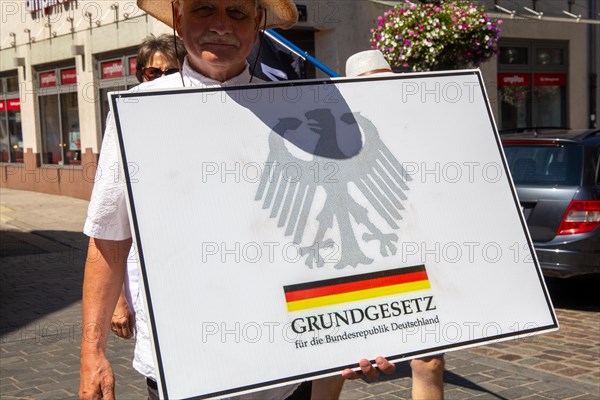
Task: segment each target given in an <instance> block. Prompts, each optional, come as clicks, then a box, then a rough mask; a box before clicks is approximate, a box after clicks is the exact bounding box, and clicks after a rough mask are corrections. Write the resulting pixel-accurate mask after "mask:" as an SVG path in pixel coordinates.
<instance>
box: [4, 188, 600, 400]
mask: <svg viewBox="0 0 600 400" xmlns="http://www.w3.org/2000/svg"><path fill="white" fill-rule="evenodd" d="M86 208H87V202H85V201H81V200H77V199H72V198H68V197H62V196H50V195H44V194H39V193H31V192H23V191H15V190H9V189H4V188H2V189H0V230H1V235H2V237H1V240H0V263H1V267H0V272H1V276H0V278H1V280H0V289H1V290H0V317H1V321H0V398H1V399H64V398H75V397H76V393H77V388H78V385H79V338H80V334H81V324H80V321H81V283H82V280H83V265H84V259H85V246H86V242H87V240H86V238H85V237H84V236H83V235H82V234H81V233H80V232H81V228H82V224H83V220H84V218H85V212H86ZM597 283H598V282H597V281H595V282H589V281H587V280H583V281H578V282H575V283H571V284H570V286H569V285H565V284H564V283H563V282H549V288H550V293H551V296H552V297H553V301H554V302H555V305H556V306H557V315H558V319H559V322H560V325H561V329H560V331H558V332H555V333H551V334H546V335H541V336H533V337H530V338H524V339H520V340H515V341H509V342H502V343H497V344H493V345H489V346H485V347H478V348H473V349H469V350H461V351H455V352H452V353H448V354H447V355H446V369H447V371H446V373H445V379H444V381H445V393H446V398H447V399H470V398H481V399H530V400H537V399H590V400H591V399H600V318H599V317H600V314H599V312H598V311H599V310H600V306H599V302H598V300H596V299H595V297H594V296H593V295H592V294H591V293H592V291H597ZM107 351H108V357H109V359H110V360H111V362H112V365H113V368H114V372H115V375H116V377H117V387H116V392H117V398H118V399H143V398H145V388H144V382H143V380H142V379H141V378H140V376H139V375H138V374H137V373H136V372H135V371H134V370H133V369H132V368H131V359H132V353H133V342H132V341H130V340H123V339H119V338H116V337H111V339H110V340H109V345H108V350H107ZM393 378H394V379H390V380H386V381H381V382H378V383H373V384H368V383H366V382H363V381H351V382H347V383H346V384H345V386H344V391H343V393H342V397H341V398H342V399H344V400H354V399H368V398H370V399H398V398H410V385H411V380H410V370H409V369H408V367H407V365H406V363H403V364H399V368H398V370H397V372H396V374H395V376H394V377H393Z"/></svg>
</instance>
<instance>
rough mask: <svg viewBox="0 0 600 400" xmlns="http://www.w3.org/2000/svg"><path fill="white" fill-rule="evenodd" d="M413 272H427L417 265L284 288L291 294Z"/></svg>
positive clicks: (423, 267)
mask: <svg viewBox="0 0 600 400" xmlns="http://www.w3.org/2000/svg"><path fill="white" fill-rule="evenodd" d="M413 272H425V265H417V266H414V267H406V268H396V269H390V270H386V271H377V272H370V273H368V274H359V275H351V276H345V277H342V278H333V279H325V280H322V281H315V282H307V283H299V284H296V285H288V286H284V287H283V290H284V291H285V292H286V293H289V292H295V291H297V290H305V289H314V288H319V287H323V286H330V285H338V284H342V283H350V282H360V281H365V280H369V279H377V278H386V277H390V276H393V275H405V274H410V273H413Z"/></svg>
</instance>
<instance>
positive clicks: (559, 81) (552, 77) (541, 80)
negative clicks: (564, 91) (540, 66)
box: [533, 74, 567, 86]
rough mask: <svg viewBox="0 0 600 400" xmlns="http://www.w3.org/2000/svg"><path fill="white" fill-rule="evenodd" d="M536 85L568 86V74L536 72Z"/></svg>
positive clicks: (534, 76)
mask: <svg viewBox="0 0 600 400" xmlns="http://www.w3.org/2000/svg"><path fill="white" fill-rule="evenodd" d="M533 81H534V83H535V86H566V85H567V74H534V75H533Z"/></svg>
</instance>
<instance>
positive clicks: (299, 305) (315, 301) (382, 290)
mask: <svg viewBox="0 0 600 400" xmlns="http://www.w3.org/2000/svg"><path fill="white" fill-rule="evenodd" d="M430 287H431V286H430V284H429V281H428V280H420V281H416V282H409V283H401V284H399V285H389V286H383V287H375V288H371V289H365V290H357V291H353V292H347V293H339V294H333V295H330V296H321V297H314V298H309V299H305V300H298V301H291V302H288V303H287V309H288V311H290V312H292V311H301V310H306V309H309V308H316V307H323V306H331V305H335V304H340V303H349V302H352V301H359V300H366V299H372V298H376V297H382V296H390V295H394V294H402V293H408V292H414V291H417V290H425V289H429V288H430Z"/></svg>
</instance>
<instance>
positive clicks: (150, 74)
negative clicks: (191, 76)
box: [142, 67, 179, 81]
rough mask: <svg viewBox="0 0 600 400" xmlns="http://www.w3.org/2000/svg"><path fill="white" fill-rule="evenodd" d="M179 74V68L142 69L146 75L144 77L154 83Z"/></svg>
mask: <svg viewBox="0 0 600 400" xmlns="http://www.w3.org/2000/svg"><path fill="white" fill-rule="evenodd" d="M177 72H179V68H167V69H165V70H162V69H160V68H156V67H143V68H142V73H143V74H144V77H145V78H146V79H147V80H149V81H153V80H155V79H156V78H160V77H161V76H163V75H171V74H175V73H177Z"/></svg>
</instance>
